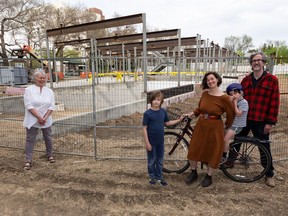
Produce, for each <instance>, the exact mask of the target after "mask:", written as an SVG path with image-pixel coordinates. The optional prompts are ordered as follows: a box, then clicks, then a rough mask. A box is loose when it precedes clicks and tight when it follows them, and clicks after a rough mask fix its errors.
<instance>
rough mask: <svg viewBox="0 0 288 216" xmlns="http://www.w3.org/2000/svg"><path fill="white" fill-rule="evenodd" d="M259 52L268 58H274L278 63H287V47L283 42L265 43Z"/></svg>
mask: <svg viewBox="0 0 288 216" xmlns="http://www.w3.org/2000/svg"><path fill="white" fill-rule="evenodd" d="M261 50H262V51H263V52H264V53H265V54H266V55H267V56H268V57H270V58H276V59H277V62H278V63H288V47H287V45H286V43H285V41H267V43H265V44H264V45H263V46H262V47H261Z"/></svg>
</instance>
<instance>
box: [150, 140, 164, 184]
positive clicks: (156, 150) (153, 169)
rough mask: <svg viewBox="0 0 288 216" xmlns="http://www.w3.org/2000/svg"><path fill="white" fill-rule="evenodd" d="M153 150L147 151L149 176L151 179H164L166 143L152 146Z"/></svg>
mask: <svg viewBox="0 0 288 216" xmlns="http://www.w3.org/2000/svg"><path fill="white" fill-rule="evenodd" d="M151 145H152V150H151V151H147V160H148V174H149V177H150V178H151V179H158V180H161V179H163V175H162V169H163V158H164V143H161V144H151Z"/></svg>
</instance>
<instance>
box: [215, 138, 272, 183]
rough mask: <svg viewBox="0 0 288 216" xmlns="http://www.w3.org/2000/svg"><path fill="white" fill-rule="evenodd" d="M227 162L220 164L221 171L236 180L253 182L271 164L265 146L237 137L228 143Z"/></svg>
mask: <svg viewBox="0 0 288 216" xmlns="http://www.w3.org/2000/svg"><path fill="white" fill-rule="evenodd" d="M228 154H229V156H228V160H227V162H225V163H224V164H222V165H221V166H220V169H222V171H223V173H224V174H225V175H226V176H227V177H228V178H230V179H232V180H234V181H237V182H243V183H248V182H253V181H256V180H258V179H260V178H262V177H263V176H264V175H265V173H266V172H267V171H268V169H269V167H270V165H271V157H270V155H269V153H268V151H267V150H266V148H265V147H264V146H263V145H261V144H259V143H258V142H256V141H255V140H249V139H247V140H246V139H245V140H244V139H243V140H242V139H239V140H235V141H233V142H232V143H231V144H230V148H229V153H228Z"/></svg>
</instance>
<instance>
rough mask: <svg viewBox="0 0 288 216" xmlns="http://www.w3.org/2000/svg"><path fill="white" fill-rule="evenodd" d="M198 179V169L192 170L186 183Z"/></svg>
mask: <svg viewBox="0 0 288 216" xmlns="http://www.w3.org/2000/svg"><path fill="white" fill-rule="evenodd" d="M197 179H198V174H197V170H192V172H191V173H190V174H189V175H188V177H187V178H186V180H185V182H186V184H188V185H190V184H192V183H193V182H194V181H196V180H197Z"/></svg>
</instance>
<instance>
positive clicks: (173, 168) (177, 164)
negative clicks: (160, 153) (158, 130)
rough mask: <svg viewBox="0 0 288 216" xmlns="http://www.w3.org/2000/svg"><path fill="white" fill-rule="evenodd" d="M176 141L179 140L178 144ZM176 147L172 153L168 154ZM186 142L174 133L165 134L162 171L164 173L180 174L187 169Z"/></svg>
mask: <svg viewBox="0 0 288 216" xmlns="http://www.w3.org/2000/svg"><path fill="white" fill-rule="evenodd" d="M178 140H180V141H179V142H178ZM175 145H176V148H175V150H174V151H173V152H170V151H171V150H172V148H173V147H174V146H175ZM187 154H188V141H187V140H186V139H185V138H182V139H181V137H180V135H179V134H177V133H175V132H167V131H166V132H165V134H164V161H163V171H164V172H166V173H173V172H176V173H182V172H184V171H185V170H187V169H188V167H189V165H190V164H189V161H188V160H187Z"/></svg>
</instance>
